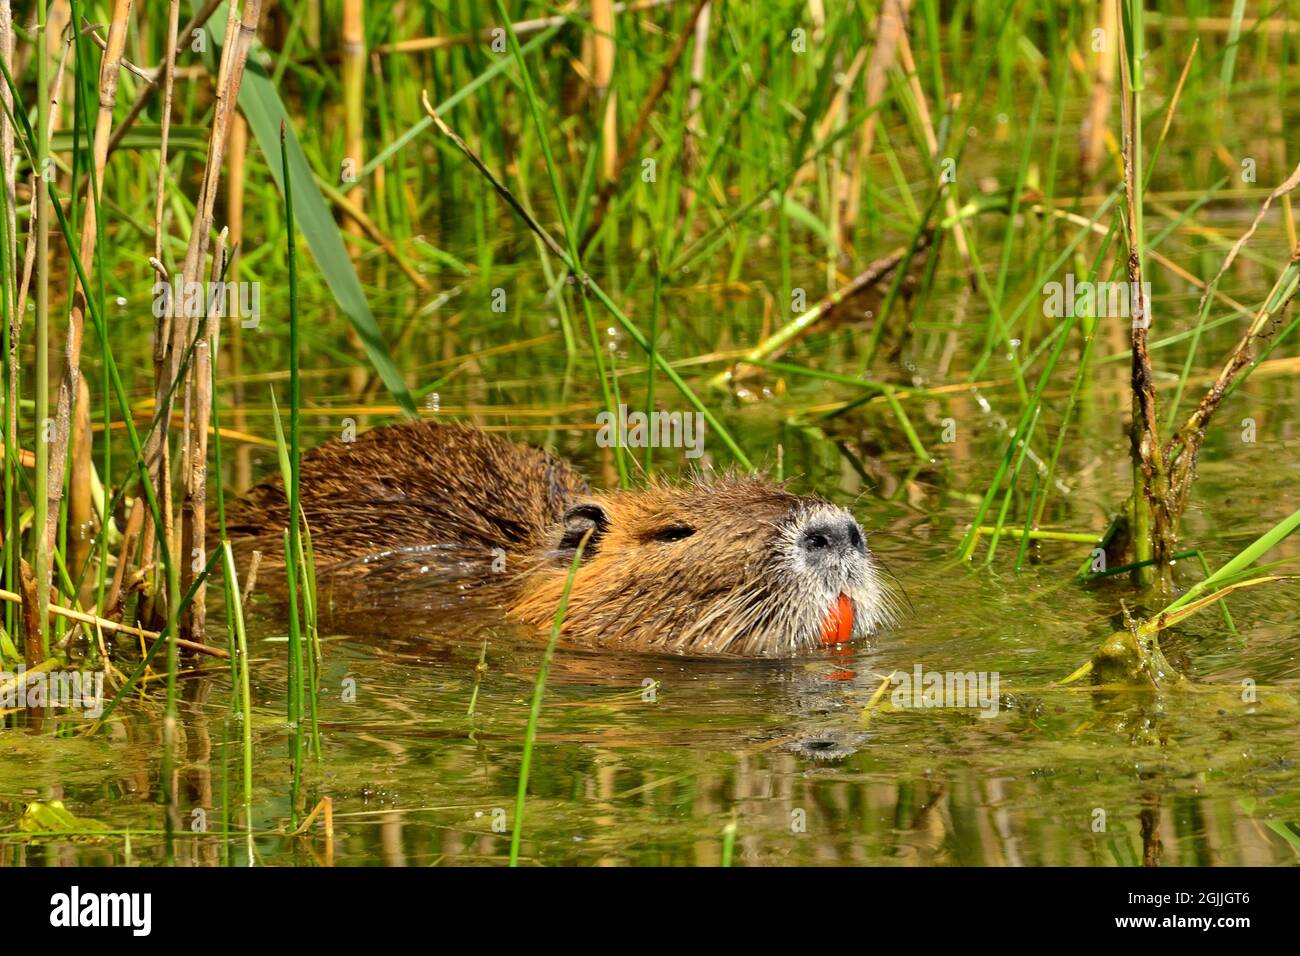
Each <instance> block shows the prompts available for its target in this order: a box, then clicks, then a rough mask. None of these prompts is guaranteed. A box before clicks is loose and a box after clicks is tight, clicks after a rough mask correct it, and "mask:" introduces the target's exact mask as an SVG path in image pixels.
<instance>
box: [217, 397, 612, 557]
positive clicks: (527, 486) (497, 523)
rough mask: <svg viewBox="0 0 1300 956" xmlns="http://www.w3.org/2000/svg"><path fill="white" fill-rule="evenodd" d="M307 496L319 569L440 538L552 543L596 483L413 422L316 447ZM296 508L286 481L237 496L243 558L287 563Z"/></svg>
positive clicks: (477, 439) (234, 517)
mask: <svg viewBox="0 0 1300 956" xmlns="http://www.w3.org/2000/svg"><path fill="white" fill-rule="evenodd" d="M298 475H299V479H298V487H299V497H300V499H301V504H302V509H303V514H304V515H305V517H306V520H307V526H308V528H310V529H311V539H312V548H313V553H314V556H315V561H316V567H317V570H318V572H321V573H326V574H328V573H330V572H331V571H332V570H334V569H337V568H339V567H340V566H343V565H345V564H349V563H351V562H353V561H355V560H357V559H362V558H365V557H368V556H371V555H375V554H377V553H381V552H389V551H394V550H399V549H403V548H417V547H421V546H426V545H431V544H436V545H441V546H451V547H455V548H458V549H461V550H463V551H464V552H465V553H467V554H475V553H478V554H490V553H492V552H493V551H494V550H497V549H505V550H507V551H512V552H515V553H520V552H532V551H536V550H539V549H540V548H542V547H543V546H544V544H545V542H546V540H547V535H548V533H549V532H550V530H551V529H552V528H553V527H554V526H555V525H556V523H557V522H558V521H559V520H560V519H561V517H562V516H563V514H564V511H565V509H566V508H567V507H568V506H569V504H570V502H571V501H572V500H573V499H574V498H575V497H577V496H578V495H582V494H585V493H586V492H587V490H588V488H587V483H586V482H585V481H584V480H583V478H582V476H581V475H579V474H578V473H577V472H576V471H575V470H574V469H573V468H572V467H570V466H569V465H568V464H567V463H566V462H564V461H561V460H560V459H558V458H555V457H554V456H552V455H549V454H547V453H546V452H544V451H542V450H541V449H538V448H533V447H531V446H528V445H520V444H517V443H515V442H511V441H507V440H505V439H503V438H499V437H497V436H495V435H491V434H488V433H487V432H484V431H481V430H479V429H477V428H471V427H468V426H462V425H444V424H441V423H439V422H432V421H412V422H404V423H402V424H400V425H392V426H389V427H387V428H377V429H374V430H373V431H369V432H366V433H364V434H362V435H361V436H360V437H358V438H357V439H356V440H355V441H351V442H345V441H342V440H340V439H335V440H333V441H330V442H327V443H326V444H324V445H321V446H319V447H317V448H313V449H312V450H311V451H308V452H307V453H305V454H304V455H303V457H302V462H301V464H300V466H299V472H298ZM288 515H289V505H288V501H287V500H286V497H285V491H284V486H283V484H282V483H281V481H280V479H279V478H278V477H276V478H273V479H271V480H269V481H266V482H263V483H262V484H260V485H258V486H257V487H256V488H254V489H253V490H252V491H250V492H249V493H248V494H247V495H245V496H244V497H243V498H242V499H240V500H239V501H237V502H236V503H234V504H233V505H232V506H231V508H230V510H229V513H228V515H227V519H226V527H227V529H228V532H229V535H230V538H231V542H232V543H233V544H234V546H235V548H236V551H237V552H239V553H240V556H241V558H246V556H247V554H248V553H250V552H251V551H252V550H254V549H256V550H260V551H261V552H262V553H263V555H264V557H265V558H266V559H267V560H268V561H270V562H271V563H275V562H276V561H278V560H282V556H283V551H284V544H283V533H284V528H285V527H286V526H287V525H288Z"/></svg>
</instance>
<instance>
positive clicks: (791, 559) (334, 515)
mask: <svg viewBox="0 0 1300 956" xmlns="http://www.w3.org/2000/svg"><path fill="white" fill-rule="evenodd" d="M299 474H300V484H299V488H300V497H301V501H302V509H303V514H304V516H305V518H306V522H307V526H308V528H309V529H310V533H311V542H312V548H313V553H314V555H315V562H316V569H317V574H318V576H320V577H323V578H326V579H328V581H329V582H331V584H330V587H331V591H330V593H338V591H339V589H340V588H342V589H344V590H346V591H350V597H351V598H352V600H351V601H350V602H349V603H350V604H351V605H352V606H353V607H356V605H357V599H358V597H359V599H360V602H361V604H362V605H363V606H364V605H365V604H366V602H367V601H368V602H370V605H369V606H371V607H373V608H374V609H376V610H379V609H382V608H384V607H385V606H387V604H386V602H390V601H391V600H392V595H393V594H394V591H393V588H394V587H399V588H406V589H407V592H408V593H409V591H410V589H411V588H415V589H417V591H418V590H420V589H423V590H424V591H428V590H429V589H437V588H442V589H445V590H447V591H450V592H453V594H454V596H455V597H456V598H458V599H459V598H460V597H463V596H475V597H478V598H479V599H481V600H483V601H484V603H485V606H491V605H495V606H498V607H500V608H501V609H503V610H505V611H507V613H508V614H509V616H510V617H511V618H512V619H514V620H516V621H520V622H522V623H524V624H526V625H529V626H531V627H535V628H537V629H539V630H544V629H546V628H548V627H549V626H550V624H551V622H552V620H553V618H554V616H555V612H556V608H557V606H558V604H559V601H560V595H561V592H562V591H563V588H564V583H565V579H566V576H567V572H568V568H569V566H570V564H571V562H572V559H573V556H574V553H575V551H576V548H577V546H578V543H579V542H580V541H581V540H582V539H583V538H584V536H586V537H587V545H586V546H585V548H584V551H583V560H582V564H581V566H580V568H579V569H578V572H577V575H576V576H575V578H574V582H573V585H572V590H571V594H570V598H569V603H568V609H567V612H566V615H565V618H564V624H563V634H564V636H565V637H566V638H567V639H569V640H571V641H573V642H575V643H581V644H584V645H588V646H592V645H595V646H613V647H619V648H623V649H634V650H663V651H671V652H677V653H688V654H740V655H746V656H788V655H791V654H796V653H799V652H801V651H805V650H808V649H811V648H815V647H817V646H818V645H820V644H830V643H838V642H841V641H846V640H850V639H852V638H857V637H864V636H867V635H868V634H871V633H872V632H874V631H875V630H876V629H877V628H878V627H879V626H880V625H881V624H882V623H884V622H885V621H886V620H888V618H889V617H890V616H891V615H890V606H891V602H890V598H889V595H888V594H887V592H886V591H885V590H884V588H883V585H882V582H881V579H880V576H879V574H878V571H877V567H876V564H875V561H874V559H873V557H872V555H871V552H870V551H869V550H868V549H867V546H866V540H865V536H864V534H863V532H862V530H861V527H860V526H859V525H858V523H857V522H856V521H855V520H854V518H853V517H852V516H851V515H850V514H849V513H848V512H847V511H845V510H844V509H842V508H838V507H835V506H833V505H831V504H828V503H827V502H825V501H822V500H821V499H818V498H813V497H808V496H802V495H796V494H794V493H792V492H790V491H789V490H788V489H787V488H786V487H785V486H784V485H783V484H780V483H777V482H773V481H770V480H768V479H765V478H761V477H747V476H746V477H742V476H735V475H722V476H707V477H706V476H697V477H696V478H694V479H692V480H689V481H685V482H679V483H674V484H670V483H665V482H661V481H654V482H651V483H650V485H649V486H648V487H645V488H639V489H630V490H623V491H616V492H610V493H595V494H593V493H591V492H590V491H589V489H588V488H587V485H586V482H584V481H583V479H582V478H581V476H580V475H578V473H577V472H576V471H575V470H574V469H573V468H572V467H570V466H569V465H568V464H566V463H565V462H563V461H561V460H560V459H558V458H555V457H554V456H552V455H549V454H547V453H546V452H543V451H541V450H539V449H536V448H532V447H529V446H527V445H520V444H515V443H512V442H509V441H506V440H504V439H502V438H498V437H495V436H492V435H489V434H487V433H485V432H482V431H479V430H478V429H475V428H470V427H465V426H458V425H443V424H439V423H435V422H429V421H418V422H408V423H404V424H401V425H394V426H391V427H387V428H379V429H376V430H374V431H371V432H368V433H367V434H365V435H363V436H362V437H360V438H359V439H357V440H356V441H355V442H351V443H344V442H341V441H332V442H330V443H328V444H326V445H323V446H321V447H319V448H317V449H314V450H313V451H310V452H308V453H307V454H306V455H304V456H303V460H302V464H301V468H300V472H299ZM287 517H288V508H287V504H286V502H285V496H284V491H283V488H282V487H281V485H280V482H279V479H278V478H277V479H274V480H271V481H268V482H266V483H264V484H262V485H260V486H258V487H257V488H255V489H254V490H253V491H252V492H250V493H249V495H248V496H247V497H246V498H245V499H243V500H242V501H241V502H239V503H237V504H236V505H234V506H233V507H232V508H231V509H230V514H229V517H228V520H227V527H228V530H229V533H230V537H231V540H232V543H233V544H234V546H235V548H236V550H237V553H238V554H239V556H240V557H241V558H243V559H245V560H246V559H247V556H248V554H249V553H250V552H251V551H252V550H253V549H258V550H261V551H263V552H264V554H265V555H266V556H267V558H268V559H269V561H270V563H271V564H272V565H273V566H274V565H277V564H280V563H281V561H282V553H283V533H284V528H285V526H286V524H287ZM431 571H432V572H435V573H432V574H430V573H429V572H431ZM377 579H378V580H380V581H383V582H384V585H383V586H380V585H379V584H377ZM425 606H431V605H425Z"/></svg>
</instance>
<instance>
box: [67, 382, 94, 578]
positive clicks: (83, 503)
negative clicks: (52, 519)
mask: <svg viewBox="0 0 1300 956" xmlns="http://www.w3.org/2000/svg"><path fill="white" fill-rule="evenodd" d="M93 449H94V442H93V441H92V439H91V429H90V386H89V385H87V384H86V380H85V379H84V378H81V379H78V380H77V402H76V406H75V410H74V420H73V423H72V463H71V465H70V470H71V473H70V475H69V478H68V545H67V547H68V554H67V561H66V564H67V566H68V575H69V576H70V577H71V578H72V580H73V582H74V584H75V582H76V581H78V580H79V579H80V578H81V575H82V571H83V570H84V569H85V568H86V566H87V563H88V562H89V559H90V542H91V537H92V534H91V532H92V530H93V528H94V523H95V522H94V510H93V507H92V500H91V493H90V486H91V483H92V481H93V479H94V474H95V466H94V463H93V461H92V459H91V452H92V450H93ZM71 597H72V599H73V600H76V597H77V596H76V595H75V594H73V595H71Z"/></svg>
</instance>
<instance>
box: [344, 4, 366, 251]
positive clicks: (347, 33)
mask: <svg viewBox="0 0 1300 956" xmlns="http://www.w3.org/2000/svg"><path fill="white" fill-rule="evenodd" d="M341 39H342V68H341V70H340V73H341V82H342V84H343V159H344V162H348V163H352V170H353V174H354V175H356V174H358V173H359V172H360V170H361V167H362V166H364V165H365V160H366V157H365V152H366V139H365V108H366V107H365V96H366V22H365V0H343V31H342V37H341ZM365 189H366V187H365V184H364V183H360V182H359V183H357V185H356V186H355V187H354V188H353V190H352V196H351V201H352V202H353V203H355V204H356V205H357V207H358V208H360V207H362V206H363V204H364V203H365V195H366V193H365ZM343 225H344V228H345V229H347V230H348V232H351V233H353V234H354V235H360V234H361V233H362V232H363V231H364V230H363V227H362V225H361V223H360V222H359V221H358V220H357V219H356V218H355V217H354V216H346V217H345V218H344V222H343ZM355 248H356V247H355V246H354V247H353V249H354V250H355Z"/></svg>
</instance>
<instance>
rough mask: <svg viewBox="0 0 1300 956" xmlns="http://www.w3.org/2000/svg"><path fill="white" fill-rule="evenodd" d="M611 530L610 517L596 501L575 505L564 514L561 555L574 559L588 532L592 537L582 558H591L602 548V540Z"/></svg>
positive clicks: (584, 548)
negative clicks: (607, 530) (609, 529)
mask: <svg viewBox="0 0 1300 956" xmlns="http://www.w3.org/2000/svg"><path fill="white" fill-rule="evenodd" d="M608 528H609V515H608V514H607V513H606V511H605V509H604V508H603V507H601V506H600V505H599V504H597V503H596V502H594V501H583V502H581V503H579V504H576V505H573V506H572V507H570V508H568V509H567V510H566V511H565V512H564V533H563V535H562V536H561V537H560V553H561V554H562V555H568V557H569V559H572V557H573V552H575V551H576V550H578V543H579V542H580V541H582V536H583V535H585V534H586V533H587V532H588V531H590V532H591V537H590V538H588V539H587V544H586V546H585V547H583V549H582V556H583V557H584V558H586V557H589V556H590V555H593V554H595V553H596V551H597V550H598V549H599V548H600V539H601V538H602V537H604V535H605V531H606V529H608Z"/></svg>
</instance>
